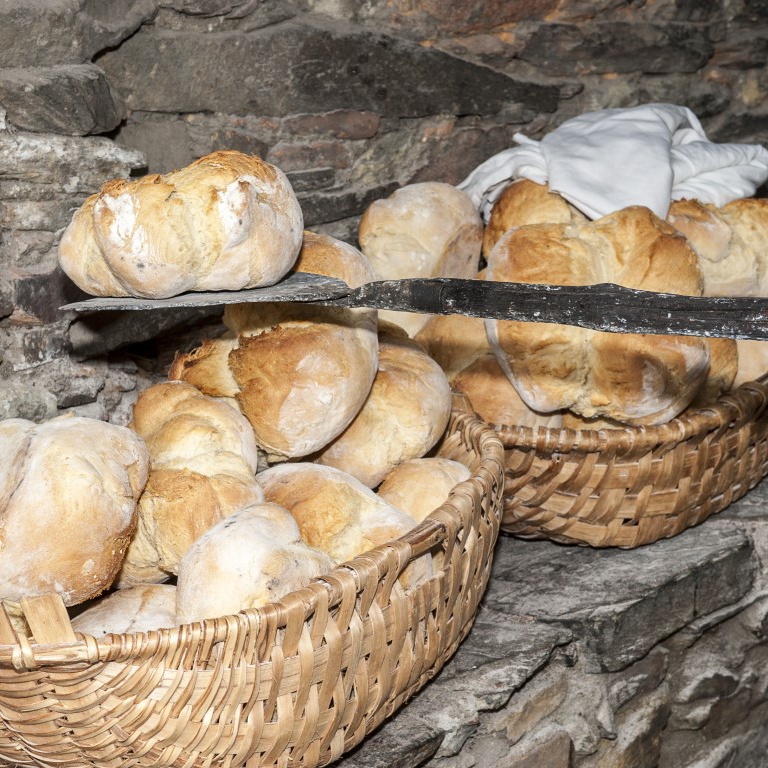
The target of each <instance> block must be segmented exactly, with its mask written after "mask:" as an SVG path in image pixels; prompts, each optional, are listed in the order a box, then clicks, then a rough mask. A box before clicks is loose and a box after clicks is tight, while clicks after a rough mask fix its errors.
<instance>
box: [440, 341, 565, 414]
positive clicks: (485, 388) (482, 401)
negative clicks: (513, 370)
mask: <svg viewBox="0 0 768 768" xmlns="http://www.w3.org/2000/svg"><path fill="white" fill-rule="evenodd" d="M451 389H453V390H454V391H455V392H459V393H461V394H463V395H466V396H467V397H468V398H469V401H470V403H472V408H473V409H474V411H475V413H477V415H478V416H479V417H480V418H481V419H482V420H483V421H485V422H487V423H488V424H494V425H519V426H523V427H549V428H551V429H557V428H558V427H559V426H560V425H561V424H562V420H563V412H562V411H553V412H551V413H544V412H539V411H534V410H533V409H531V408H529V407H528V405H527V404H526V403H525V402H524V401H523V399H522V398H521V397H520V395H519V394H518V392H517V390H516V389H515V387H514V386H513V385H512V382H511V381H510V380H509V378H508V377H507V375H506V374H505V373H504V371H503V370H502V368H501V366H500V365H499V361H498V360H497V359H496V356H495V355H494V354H493V352H490V351H489V352H488V354H486V355H482V356H480V357H478V358H477V359H476V360H475V361H474V362H473V363H472V364H470V365H468V366H467V367H466V368H465V369H464V370H463V371H459V373H457V374H456V375H455V376H454V377H453V378H452V379H451Z"/></svg>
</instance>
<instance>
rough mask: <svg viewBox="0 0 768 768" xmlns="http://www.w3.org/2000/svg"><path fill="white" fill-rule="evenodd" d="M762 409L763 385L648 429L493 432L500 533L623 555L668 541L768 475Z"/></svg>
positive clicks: (766, 398)
mask: <svg viewBox="0 0 768 768" xmlns="http://www.w3.org/2000/svg"><path fill="white" fill-rule="evenodd" d="M767 402H768V387H767V386H766V383H765V377H763V378H762V379H760V380H759V381H756V382H750V383H748V384H743V385H742V386H741V387H739V388H738V389H737V390H735V391H733V392H730V393H728V394H726V395H723V396H722V397H721V398H720V399H718V400H717V401H716V402H715V403H714V404H713V405H711V406H709V407H706V408H702V409H700V410H694V411H689V412H685V413H683V414H681V415H680V416H679V417H677V418H675V419H672V420H671V421H669V422H667V423H665V424H662V425H659V426H655V427H626V428H622V429H600V430H572V429H548V428H544V427H540V428H536V429H532V428H530V427H521V426H494V429H495V430H496V433H497V434H498V435H499V437H500V438H501V441H502V443H503V444H504V449H505V450H504V463H505V491H504V513H503V517H502V526H501V528H502V531H504V532H505V533H510V534H512V535H514V536H518V537H521V538H528V539H550V540H552V541H557V542H560V543H564V544H580V545H585V546H593V547H622V548H628V549H630V548H634V547H638V546H641V545H643V544H649V543H651V542H654V541H657V540H659V539H662V538H668V537H670V536H675V535H676V534H678V533H681V532H682V531H684V530H685V529H686V528H690V527H691V526H694V525H697V524H698V523H700V522H702V521H703V520H706V519H707V518H708V517H709V516H710V515H712V514H714V513H715V512H720V511H721V510H723V509H725V507H727V506H728V505H729V504H731V503H732V502H734V501H736V500H737V499H739V498H740V497H742V496H743V495H744V494H745V493H747V491H749V490H750V489H751V488H754V487H755V485H757V483H758V482H759V481H760V480H761V479H762V478H763V477H764V476H765V475H766V474H768V465H767V463H766V455H767V454H768V445H767V444H766V440H767V439H768V412H767V411H766V403H767Z"/></svg>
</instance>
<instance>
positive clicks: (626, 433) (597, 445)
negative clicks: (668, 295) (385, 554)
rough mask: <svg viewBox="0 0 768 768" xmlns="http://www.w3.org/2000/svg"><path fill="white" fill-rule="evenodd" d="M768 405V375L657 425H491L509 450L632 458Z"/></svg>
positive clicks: (745, 418)
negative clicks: (590, 427) (610, 426)
mask: <svg viewBox="0 0 768 768" xmlns="http://www.w3.org/2000/svg"><path fill="white" fill-rule="evenodd" d="M766 405H768V374H765V375H764V376H762V377H760V378H759V379H757V380H755V381H749V382H745V383H743V384H741V385H740V386H739V387H738V388H737V389H735V390H733V391H731V392H727V393H725V394H723V395H721V396H720V397H719V398H718V399H717V400H716V401H715V402H714V403H712V404H710V405H707V406H704V407H702V408H699V409H696V410H693V411H685V412H683V413H682V414H680V415H679V416H677V417H675V418H673V419H670V420H669V421H667V422H665V423H663V424H658V425H654V426H629V425H626V426H622V427H617V428H606V427H601V428H599V429H571V428H568V427H544V426H542V427H527V426H522V425H505V424H491V425H490V426H491V428H492V429H493V430H494V431H495V432H496V434H497V435H498V436H499V438H500V439H501V441H502V443H503V444H504V447H505V448H506V449H508V448H516V449H520V450H531V449H533V450H535V451H536V452H537V453H539V454H542V455H549V454H553V453H563V454H567V453H576V452H578V453H607V454H618V455H627V454H635V453H640V452H647V451H653V450H656V449H659V448H662V449H663V448H665V447H671V446H674V445H677V444H679V443H682V442H685V441H687V440H690V439H691V438H693V437H696V436H698V435H702V434H707V433H710V432H717V431H723V432H724V431H725V430H727V429H729V428H732V427H739V426H741V425H743V424H746V423H747V422H749V421H751V420H753V419H754V418H755V417H756V416H757V415H758V414H759V413H760V412H761V411H763V410H764V409H765V407H766Z"/></svg>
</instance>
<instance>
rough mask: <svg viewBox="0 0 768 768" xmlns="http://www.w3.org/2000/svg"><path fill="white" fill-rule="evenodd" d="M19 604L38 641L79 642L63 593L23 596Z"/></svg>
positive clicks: (42, 642) (43, 642)
mask: <svg viewBox="0 0 768 768" xmlns="http://www.w3.org/2000/svg"><path fill="white" fill-rule="evenodd" d="M19 605H20V606H21V610H22V611H23V612H24V618H25V619H26V620H27V624H29V628H30V629H31V630H32V636H33V637H34V638H35V642H36V643H40V644H46V643H76V642H77V637H76V636H75V631H74V630H73V629H72V624H71V623H70V621H69V615H68V614H67V609H66V607H65V606H64V601H63V600H62V599H61V595H58V594H56V593H52V594H47V595H38V596H35V597H22V598H20V599H19ZM14 642H15V641H14Z"/></svg>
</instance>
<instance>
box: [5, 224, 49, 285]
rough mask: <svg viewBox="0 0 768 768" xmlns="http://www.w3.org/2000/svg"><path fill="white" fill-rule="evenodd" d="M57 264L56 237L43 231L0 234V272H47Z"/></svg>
mask: <svg viewBox="0 0 768 768" xmlns="http://www.w3.org/2000/svg"><path fill="white" fill-rule="evenodd" d="M57 264H58V256H57V254H56V235H55V234H54V233H53V232H45V231H35V230H29V231H19V230H16V231H12V230H5V231H2V232H0V270H2V271H3V272H4V273H5V274H8V270H11V269H13V270H19V271H23V272H49V271H51V270H53V269H54V268H55V267H56V265H57Z"/></svg>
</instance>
